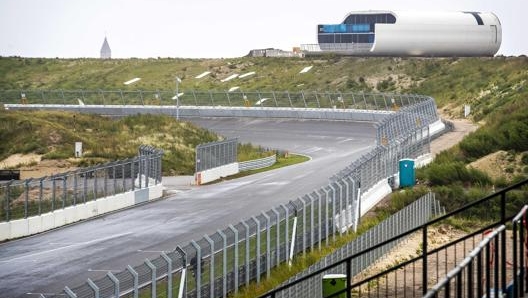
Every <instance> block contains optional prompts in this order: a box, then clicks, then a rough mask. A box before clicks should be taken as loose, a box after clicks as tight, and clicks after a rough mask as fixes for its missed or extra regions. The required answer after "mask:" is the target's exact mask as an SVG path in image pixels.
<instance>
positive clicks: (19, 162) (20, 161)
mask: <svg viewBox="0 0 528 298" xmlns="http://www.w3.org/2000/svg"><path fill="white" fill-rule="evenodd" d="M41 160H42V155H38V154H34V153H29V154H19V153H17V154H13V155H11V156H9V157H8V158H6V159H4V160H2V161H0V168H1V169H6V168H14V167H20V166H24V165H29V164H33V163H39V162H40V161H41Z"/></svg>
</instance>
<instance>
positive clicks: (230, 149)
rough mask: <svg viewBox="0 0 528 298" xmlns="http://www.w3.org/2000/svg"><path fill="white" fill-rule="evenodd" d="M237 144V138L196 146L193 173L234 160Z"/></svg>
mask: <svg viewBox="0 0 528 298" xmlns="http://www.w3.org/2000/svg"><path fill="white" fill-rule="evenodd" d="M237 146H238V139H237V138H233V139H228V140H223V141H218V142H211V143H206V144H200V145H198V146H196V161H195V162H196V171H195V173H198V172H201V171H205V170H209V169H213V168H217V167H220V166H224V165H228V164H232V163H234V162H236V161H237V149H238V148H237Z"/></svg>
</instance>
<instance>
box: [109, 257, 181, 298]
mask: <svg viewBox="0 0 528 298" xmlns="http://www.w3.org/2000/svg"><path fill="white" fill-rule="evenodd" d="M161 257H162V258H163V259H164V260H165V262H167V298H172V260H171V258H169V256H168V255H167V254H166V253H165V252H164V251H162V252H161ZM116 297H119V296H116Z"/></svg>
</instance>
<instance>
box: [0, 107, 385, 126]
mask: <svg viewBox="0 0 528 298" xmlns="http://www.w3.org/2000/svg"><path fill="white" fill-rule="evenodd" d="M4 106H5V108H7V109H10V110H34V109H38V110H67V111H75V112H79V113H88V114H101V115H113V116H127V115H136V114H165V115H175V114H176V107H175V106H173V105H170V106H151V105H126V106H122V105H86V106H79V105H57V104H25V105H22V104H5V105H4ZM178 112H179V115H180V117H183V118H194V117H252V118H298V119H327V120H349V121H371V122H378V121H380V120H381V119H383V118H385V117H386V116H387V115H389V114H392V113H394V112H393V111H381V110H359V109H357V110H356V109H328V108H326V109H315V108H313V109H308V108H284V107H281V108H279V107H223V106H221V107H220V106H180V107H179V111H178Z"/></svg>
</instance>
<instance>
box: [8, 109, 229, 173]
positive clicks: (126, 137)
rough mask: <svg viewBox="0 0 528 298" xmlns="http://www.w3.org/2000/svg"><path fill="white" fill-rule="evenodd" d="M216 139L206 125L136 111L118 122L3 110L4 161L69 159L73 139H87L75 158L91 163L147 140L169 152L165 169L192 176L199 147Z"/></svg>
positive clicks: (129, 152) (122, 155)
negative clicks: (21, 156) (15, 156)
mask: <svg viewBox="0 0 528 298" xmlns="http://www.w3.org/2000/svg"><path fill="white" fill-rule="evenodd" d="M218 139H219V137H218V136H217V135H215V134H213V133H211V132H209V131H207V130H205V129H201V128H198V127H195V126H194V125H192V124H190V123H188V122H180V121H176V119H174V118H171V117H169V116H155V115H136V116H128V117H124V118H120V119H117V120H114V119H110V118H106V117H102V116H97V115H86V114H78V113H70V112H60V111H56V112H49V111H46V112H42V111H34V112H31V111H30V112H28V111H5V110H0V140H2V142H0V160H3V159H5V158H7V157H9V156H10V155H12V154H15V153H22V154H26V153H36V154H40V155H43V156H42V158H43V159H69V158H72V157H73V152H74V150H73V148H74V145H75V142H83V151H84V156H83V158H82V159H80V160H72V161H73V162H76V163H77V165H78V166H89V165H93V164H98V163H102V162H107V161H114V160H117V159H126V158H130V157H133V156H136V155H137V149H138V147H139V146H140V145H142V144H145V145H152V146H155V147H157V148H161V149H163V150H164V151H165V154H164V156H163V171H164V173H166V174H170V175H176V174H192V173H194V156H195V153H194V150H195V147H196V146H197V145H198V144H201V143H206V142H212V141H216V140H218Z"/></svg>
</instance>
